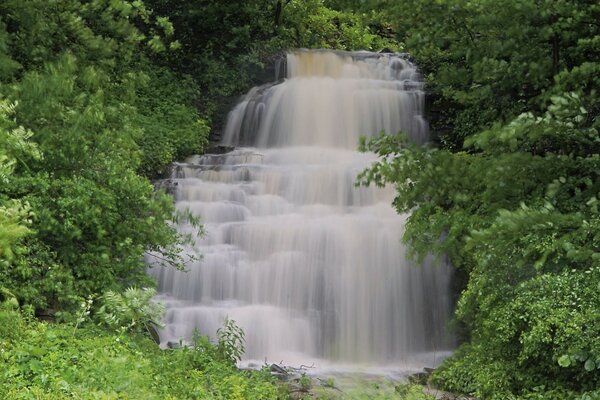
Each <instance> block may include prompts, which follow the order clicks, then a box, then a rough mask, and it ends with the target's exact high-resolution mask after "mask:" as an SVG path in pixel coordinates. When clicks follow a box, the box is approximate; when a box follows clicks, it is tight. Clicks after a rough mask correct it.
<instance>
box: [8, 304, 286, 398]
mask: <svg viewBox="0 0 600 400" xmlns="http://www.w3.org/2000/svg"><path fill="white" fill-rule="evenodd" d="M0 322H2V324H0V330H3V331H2V333H3V334H1V335H0V398H3V399H15V400H19V399H30V398H35V399H52V400H55V399H75V398H76V399H86V400H87V399H90V400H91V399H99V398H101V399H124V398H128V399H173V400H174V399H237V400H243V399H278V398H284V395H285V393H284V392H283V391H282V389H280V388H279V387H277V386H276V385H275V383H274V382H273V380H272V378H271V376H270V374H269V373H268V372H258V371H257V372H251V371H245V372H240V371H238V370H237V369H236V368H235V367H234V366H232V365H231V364H230V363H228V362H224V361H221V360H218V359H215V358H212V357H211V356H210V354H211V352H204V353H200V352H199V350H197V349H195V348H182V349H177V350H161V349H159V348H158V347H157V346H156V344H155V343H154V342H153V341H151V340H150V339H149V338H147V337H144V336H139V335H135V334H115V333H114V332H113V331H110V330H109V331H107V330H102V329H100V328H98V327H96V326H93V325H89V324H88V325H85V326H82V327H80V328H79V329H77V331H76V332H75V335H73V327H72V326H70V325H65V324H46V323H40V322H35V321H27V320H26V319H25V318H23V317H22V316H21V315H20V313H19V312H17V311H14V310H8V309H6V308H3V307H0ZM9 327H10V329H8V328H9ZM4 330H6V333H7V335H5V334H4Z"/></svg>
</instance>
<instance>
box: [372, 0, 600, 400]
mask: <svg viewBox="0 0 600 400" xmlns="http://www.w3.org/2000/svg"><path fill="white" fill-rule="evenodd" d="M380 4H381V5H382V6H383V7H389V10H390V12H391V13H393V17H392V18H391V19H390V21H393V23H394V24H395V27H396V29H397V33H398V35H399V39H401V40H403V41H404V42H405V43H406V46H407V50H408V51H409V52H410V53H411V54H413V55H414V56H415V58H416V59H417V62H418V64H419V65H420V66H422V67H423V68H424V70H425V71H426V73H427V79H428V83H429V87H430V90H431V97H432V99H433V101H432V102H431V110H430V118H431V121H432V127H433V134H434V135H436V136H437V140H438V142H439V143H438V145H436V146H431V147H429V148H417V147H414V146H412V145H410V144H408V143H406V142H405V140H404V139H402V138H401V137H381V138H378V139H375V140H373V141H371V142H369V143H365V144H364V145H365V147H366V148H368V149H371V150H374V151H376V152H378V153H379V154H380V155H382V156H385V158H384V159H383V160H382V161H381V162H379V163H377V164H375V165H374V166H373V167H372V168H371V169H370V170H368V171H365V172H364V173H363V176H362V180H363V182H365V183H366V182H370V181H375V182H379V183H384V182H388V183H391V184H394V185H395V186H396V188H397V191H398V196H397V197H396V200H395V202H394V204H395V206H396V208H397V209H398V211H401V212H406V211H412V214H411V217H410V218H409V222H408V225H407V230H406V234H405V237H404V239H405V240H406V241H407V242H409V243H410V244H411V245H412V248H413V250H414V251H415V253H416V254H419V255H424V254H426V253H427V252H430V251H434V252H437V253H438V254H442V253H447V254H449V255H450V256H451V259H452V261H453V262H454V264H455V266H456V267H457V268H458V269H459V272H460V273H462V274H463V275H464V276H465V277H466V285H465V288H464V290H463V291H462V293H461V296H460V299H459V301H458V305H457V318H458V320H459V321H460V322H461V323H462V324H463V327H464V328H465V340H466V341H467V343H466V344H465V345H463V346H462V347H461V349H460V350H459V351H458V352H457V353H456V354H455V356H453V357H452V358H451V359H450V360H448V361H447V362H446V363H445V364H444V366H443V368H442V369H441V370H440V371H439V372H438V373H437V374H436V381H437V382H438V383H439V384H442V385H443V386H445V387H446V388H449V389H451V390H456V391H461V392H467V393H475V394H476V395H477V396H480V397H482V398H498V399H506V398H511V396H523V397H527V398H538V397H536V396H547V398H565V399H566V398H580V394H579V393H581V392H586V391H589V392H590V394H589V396H592V391H594V390H595V389H597V388H598V385H599V383H600V342H599V338H600V319H599V318H600V314H598V309H600V295H599V292H598V290H599V288H600V286H599V285H600V275H599V274H600V241H599V240H600V229H599V228H598V227H599V226H600V224H599V222H600V221H599V220H598V200H599V198H600V180H599V177H598V171H600V155H599V151H600V147H599V143H600V136H599V133H598V130H599V129H600V120H599V115H600V103H599V100H598V99H599V97H598V90H600V81H599V80H598V79H599V76H600V75H599V74H598V72H599V71H600V62H599V61H600V24H598V21H599V20H600V5H599V4H598V3H597V2H595V1H568V0H565V1H508V0H507V1H500V2H498V1H478V2H469V1H462V0H447V1H433V0H432V1H427V0H423V1H421V0H415V1H405V2H401V3H400V2H398V3H395V4H392V3H387V2H380ZM542 393H546V394H545V395H544V394H542ZM594 393H596V394H595V395H596V396H597V395H598V392H597V391H595V392H594ZM544 398H546V397H544ZM590 398H591V397H590Z"/></svg>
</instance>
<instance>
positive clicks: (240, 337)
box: [217, 319, 245, 364]
mask: <svg viewBox="0 0 600 400" xmlns="http://www.w3.org/2000/svg"><path fill="white" fill-rule="evenodd" d="M217 338H218V342H217V352H218V353H219V354H220V355H221V358H222V359H223V360H226V361H230V362H231V363H232V364H235V363H237V362H238V361H240V360H241V359H242V355H243V354H244V351H245V348H244V343H245V338H244V331H243V330H242V328H240V327H239V326H237V325H236V324H235V321H234V320H232V319H225V322H224V323H223V327H221V328H219V329H218V330H217Z"/></svg>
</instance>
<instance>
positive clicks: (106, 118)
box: [0, 0, 208, 317]
mask: <svg viewBox="0 0 600 400" xmlns="http://www.w3.org/2000/svg"><path fill="white" fill-rule="evenodd" d="M0 15H1V16H2V21H0V63H1V64H2V66H1V67H0V92H1V93H2V94H3V95H4V96H6V97H7V98H8V99H10V100H9V102H6V101H4V100H2V101H3V103H2V113H3V114H2V116H0V131H1V132H2V133H1V137H0V144H2V148H3V150H2V152H1V153H0V160H1V161H0V175H1V176H2V180H3V181H6V179H10V182H9V184H8V185H5V184H4V183H5V182H3V184H2V186H0V209H1V210H2V211H1V213H0V215H1V216H2V217H1V218H2V221H0V222H1V225H0V227H1V228H0V229H1V230H0V243H3V245H2V249H3V250H2V251H3V253H4V252H5V253H6V254H9V250H7V249H8V248H9V247H6V246H5V245H4V243H7V244H11V247H10V248H11V249H10V253H11V257H10V258H11V261H10V263H8V262H5V261H4V260H2V263H3V264H2V268H1V269H0V287H6V288H8V289H10V290H11V291H12V292H13V293H14V294H15V295H16V296H17V298H18V299H19V300H20V301H21V302H22V303H24V304H30V305H32V306H34V307H35V308H36V309H37V310H38V311H40V312H41V311H43V310H44V309H50V312H51V313H53V312H55V311H56V310H60V309H67V310H68V309H70V308H74V307H76V305H77V304H78V303H79V302H80V300H81V299H82V298H87V297H88V296H90V295H94V294H99V293H102V292H104V291H106V290H120V289H122V288H125V287H128V286H132V285H147V284H149V283H150V282H149V278H148V277H147V276H146V274H145V264H144V261H143V255H144V253H145V252H147V251H152V252H155V253H160V254H162V258H163V259H165V260H166V264H171V265H181V258H180V256H179V251H178V250H179V246H180V244H181V243H182V242H183V241H184V240H185V238H184V237H182V236H180V235H179V234H178V233H177V232H176V231H175V229H174V228H173V226H172V224H171V221H172V220H174V219H175V218H179V217H177V216H176V215H174V208H173V204H172V199H171V198H170V197H169V196H167V195H166V194H164V193H161V192H158V193H157V192H156V191H155V189H154V187H153V185H152V184H151V182H150V181H149V180H148V177H156V176H157V175H159V174H161V173H163V172H164V171H165V169H166V166H167V165H168V164H169V163H170V162H171V161H173V159H174V158H175V157H184V156H186V155H188V154H190V153H192V152H201V151H202V150H203V148H204V146H205V144H206V140H207V136H208V128H207V126H206V124H205V122H204V121H202V120H201V119H200V118H199V115H198V112H197V111H196V109H195V108H194V97H195V96H196V93H197V90H198V89H197V85H196V84H195V82H194V81H193V80H192V79H190V78H185V79H184V78H182V77H181V76H180V75H179V74H177V73H175V72H173V71H171V70H169V69H168V68H167V67H164V66H159V65H157V64H155V63H153V62H152V61H151V60H150V58H152V57H157V55H156V52H160V53H161V52H165V51H166V50H165V49H166V48H167V47H170V46H171V45H172V44H173V43H174V42H172V41H171V39H170V37H171V36H172V35H173V26H172V24H171V22H170V21H169V20H168V19H167V18H165V17H159V16H155V15H154V14H152V13H151V12H150V11H149V10H148V9H147V8H146V7H145V6H144V4H143V2H141V1H134V2H130V1H125V0H117V1H112V0H111V1H105V0H98V1H92V2H86V3H81V2H78V1H74V0H73V1H64V2H59V3H56V4H55V3H53V2H45V1H39V0H34V1H28V2H21V1H13V0H9V1H5V2H2V4H0ZM175 47H176V46H175ZM180 79H181V80H180ZM9 104H10V106H9ZM9 116H10V119H9ZM20 126H22V127H23V128H20ZM31 131H33V132H35V135H34V136H31V133H30V132H31ZM5 132H7V133H5ZM31 142H34V143H35V144H36V145H37V147H32V146H31V145H29V144H28V143H31ZM5 144H6V146H5ZM26 144H27V145H26ZM4 148H6V149H7V150H6V151H7V152H6V153H5V150H4ZM158 149H160V151H159V150H158ZM40 152H41V153H43V155H44V157H43V159H42V158H41V157H40V155H39V153H40ZM154 152H155V154H153V153H154ZM7 177H8V178H7ZM27 221H28V222H29V224H28V226H27V227H25V224H23V223H22V222H27ZM4 232H7V235H6V236H7V237H8V238H7V239H4ZM25 233H31V234H30V235H28V236H27V237H26V238H24V239H23V238H22V239H21V240H20V242H19V243H21V246H20V247H18V248H15V247H14V245H12V243H15V240H16V239H17V238H18V237H22V236H23V235H24V234H25ZM5 247H6V249H5ZM64 316H65V317H68V316H67V315H64Z"/></svg>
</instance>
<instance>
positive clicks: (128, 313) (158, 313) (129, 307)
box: [96, 287, 164, 333]
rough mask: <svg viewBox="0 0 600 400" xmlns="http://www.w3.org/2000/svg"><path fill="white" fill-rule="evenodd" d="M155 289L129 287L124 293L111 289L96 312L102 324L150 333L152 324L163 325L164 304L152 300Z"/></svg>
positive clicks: (103, 297)
mask: <svg viewBox="0 0 600 400" xmlns="http://www.w3.org/2000/svg"><path fill="white" fill-rule="evenodd" d="M155 294H156V290H154V289H148V288H145V289H139V288H135V287H130V288H127V289H126V290H125V291H124V292H123V293H117V292H114V291H112V290H109V291H107V292H105V293H104V295H103V296H102V297H101V299H100V301H101V304H102V306H101V307H100V308H99V309H98V311H97V312H96V318H97V319H98V321H99V322H100V323H101V324H104V325H106V326H108V327H109V328H111V329H114V330H118V331H128V332H135V333H150V332H151V331H152V326H158V327H162V323H161V322H160V320H161V318H162V315H163V313H164V306H163V305H162V304H160V303H156V302H154V301H152V298H153V297H154V295H155Z"/></svg>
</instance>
